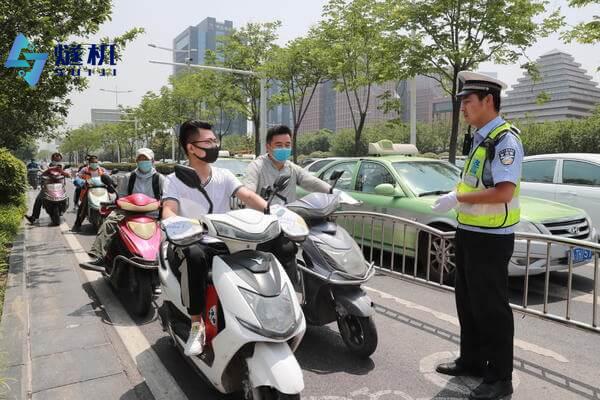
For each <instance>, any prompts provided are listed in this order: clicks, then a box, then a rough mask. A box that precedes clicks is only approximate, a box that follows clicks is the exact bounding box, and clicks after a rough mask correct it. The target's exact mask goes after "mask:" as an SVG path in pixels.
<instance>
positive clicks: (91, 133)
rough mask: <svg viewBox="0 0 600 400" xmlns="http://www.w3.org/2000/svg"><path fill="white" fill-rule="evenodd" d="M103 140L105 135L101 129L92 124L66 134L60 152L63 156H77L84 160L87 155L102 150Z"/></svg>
mask: <svg viewBox="0 0 600 400" xmlns="http://www.w3.org/2000/svg"><path fill="white" fill-rule="evenodd" d="M102 140H103V134H102V132H101V130H100V129H98V128H95V127H94V126H93V125H92V124H85V125H83V126H81V127H79V128H76V129H72V130H70V131H69V132H67V133H66V135H65V138H64V140H63V142H62V143H61V145H60V146H59V151H60V152H61V153H63V154H69V153H74V154H77V155H78V159H79V160H83V159H84V158H85V156H86V155H87V154H90V153H93V152H95V151H96V150H98V149H100V148H101V146H102Z"/></svg>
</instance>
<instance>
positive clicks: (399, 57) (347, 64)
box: [318, 0, 407, 155]
mask: <svg viewBox="0 0 600 400" xmlns="http://www.w3.org/2000/svg"><path fill="white" fill-rule="evenodd" d="M388 13H389V11H388V10H387V6H386V5H385V4H383V3H382V2H374V1H372V0H352V1H350V0H330V1H329V3H328V4H327V5H326V6H325V7H324V11H323V20H322V21H321V23H320V25H319V26H318V34H319V35H320V37H321V38H322V39H321V40H322V41H323V42H324V43H327V51H326V52H325V53H324V54H325V55H326V56H327V60H326V64H327V65H328V68H329V70H328V77H329V78H330V79H331V80H333V81H334V85H335V88H336V90H337V91H339V92H342V93H344V95H345V97H346V100H347V103H348V107H349V108H350V114H351V119H352V125H353V130H354V135H353V137H352V138H350V137H347V134H346V133H343V135H344V137H346V139H348V140H349V141H350V144H351V145H354V150H353V152H352V153H353V154H355V155H359V154H362V153H363V152H364V140H363V137H362V133H363V129H364V127H365V121H366V118H367V113H368V111H369V107H370V106H371V105H372V103H373V99H372V97H375V96H377V94H376V93H374V92H373V90H372V86H373V84H376V83H383V82H386V81H389V80H392V79H403V78H405V77H407V74H406V73H407V70H406V68H404V65H405V63H404V54H403V53H404V50H405V47H406V46H405V40H406V36H405V35H404V36H403V35H401V34H399V33H397V32H400V31H401V30H400V29H396V30H395V31H394V32H395V34H394V35H391V34H390V29H388V26H387V25H386V15H387V14H388ZM396 17H397V18H398V20H399V21H405V18H404V17H403V16H402V15H399V14H398V15H397V16H396ZM403 28H404V27H403ZM404 32H405V30H404ZM336 140H337V141H338V145H339V146H340V148H339V150H340V151H343V153H345V154H347V153H348V149H347V144H343V143H341V142H339V139H337V138H336ZM342 147H343V150H342Z"/></svg>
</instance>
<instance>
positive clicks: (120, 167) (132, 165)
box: [102, 163, 137, 172]
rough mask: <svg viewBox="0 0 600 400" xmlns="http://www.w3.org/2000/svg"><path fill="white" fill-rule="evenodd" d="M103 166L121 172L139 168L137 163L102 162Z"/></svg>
mask: <svg viewBox="0 0 600 400" xmlns="http://www.w3.org/2000/svg"><path fill="white" fill-rule="evenodd" d="M102 167H103V168H106V169H109V170H113V169H117V170H119V171H120V172H131V171H133V170H134V169H136V168H137V164H136V163H102Z"/></svg>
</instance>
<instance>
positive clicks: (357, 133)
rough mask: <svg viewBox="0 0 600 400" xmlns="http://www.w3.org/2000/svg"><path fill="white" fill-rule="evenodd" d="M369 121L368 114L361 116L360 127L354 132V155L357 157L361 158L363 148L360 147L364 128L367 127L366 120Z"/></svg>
mask: <svg viewBox="0 0 600 400" xmlns="http://www.w3.org/2000/svg"><path fill="white" fill-rule="evenodd" d="M366 119H367V113H361V114H360V121H359V122H358V126H357V127H356V130H355V131H354V155H355V156H356V157H358V156H361V155H363V154H360V152H361V146H360V138H361V136H362V131H363V128H364V127H365V120H366Z"/></svg>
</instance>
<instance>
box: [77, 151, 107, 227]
mask: <svg viewBox="0 0 600 400" xmlns="http://www.w3.org/2000/svg"><path fill="white" fill-rule="evenodd" d="M88 161H89V164H88V166H87V167H85V168H83V169H82V170H81V171H79V173H78V174H77V177H78V178H80V179H83V180H84V181H87V180H89V179H91V178H95V177H98V176H102V175H104V174H105V173H106V170H105V169H104V168H102V167H101V166H100V164H98V157H97V156H94V155H90V156H89V158H88ZM86 196H87V188H86V187H84V188H83V190H82V191H81V195H80V197H79V201H80V205H79V209H78V210H77V218H76V219H75V224H74V225H73V228H71V230H72V231H73V232H77V231H79V230H80V229H81V224H82V223H83V220H84V219H85V216H86V215H87V201H86Z"/></svg>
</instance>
